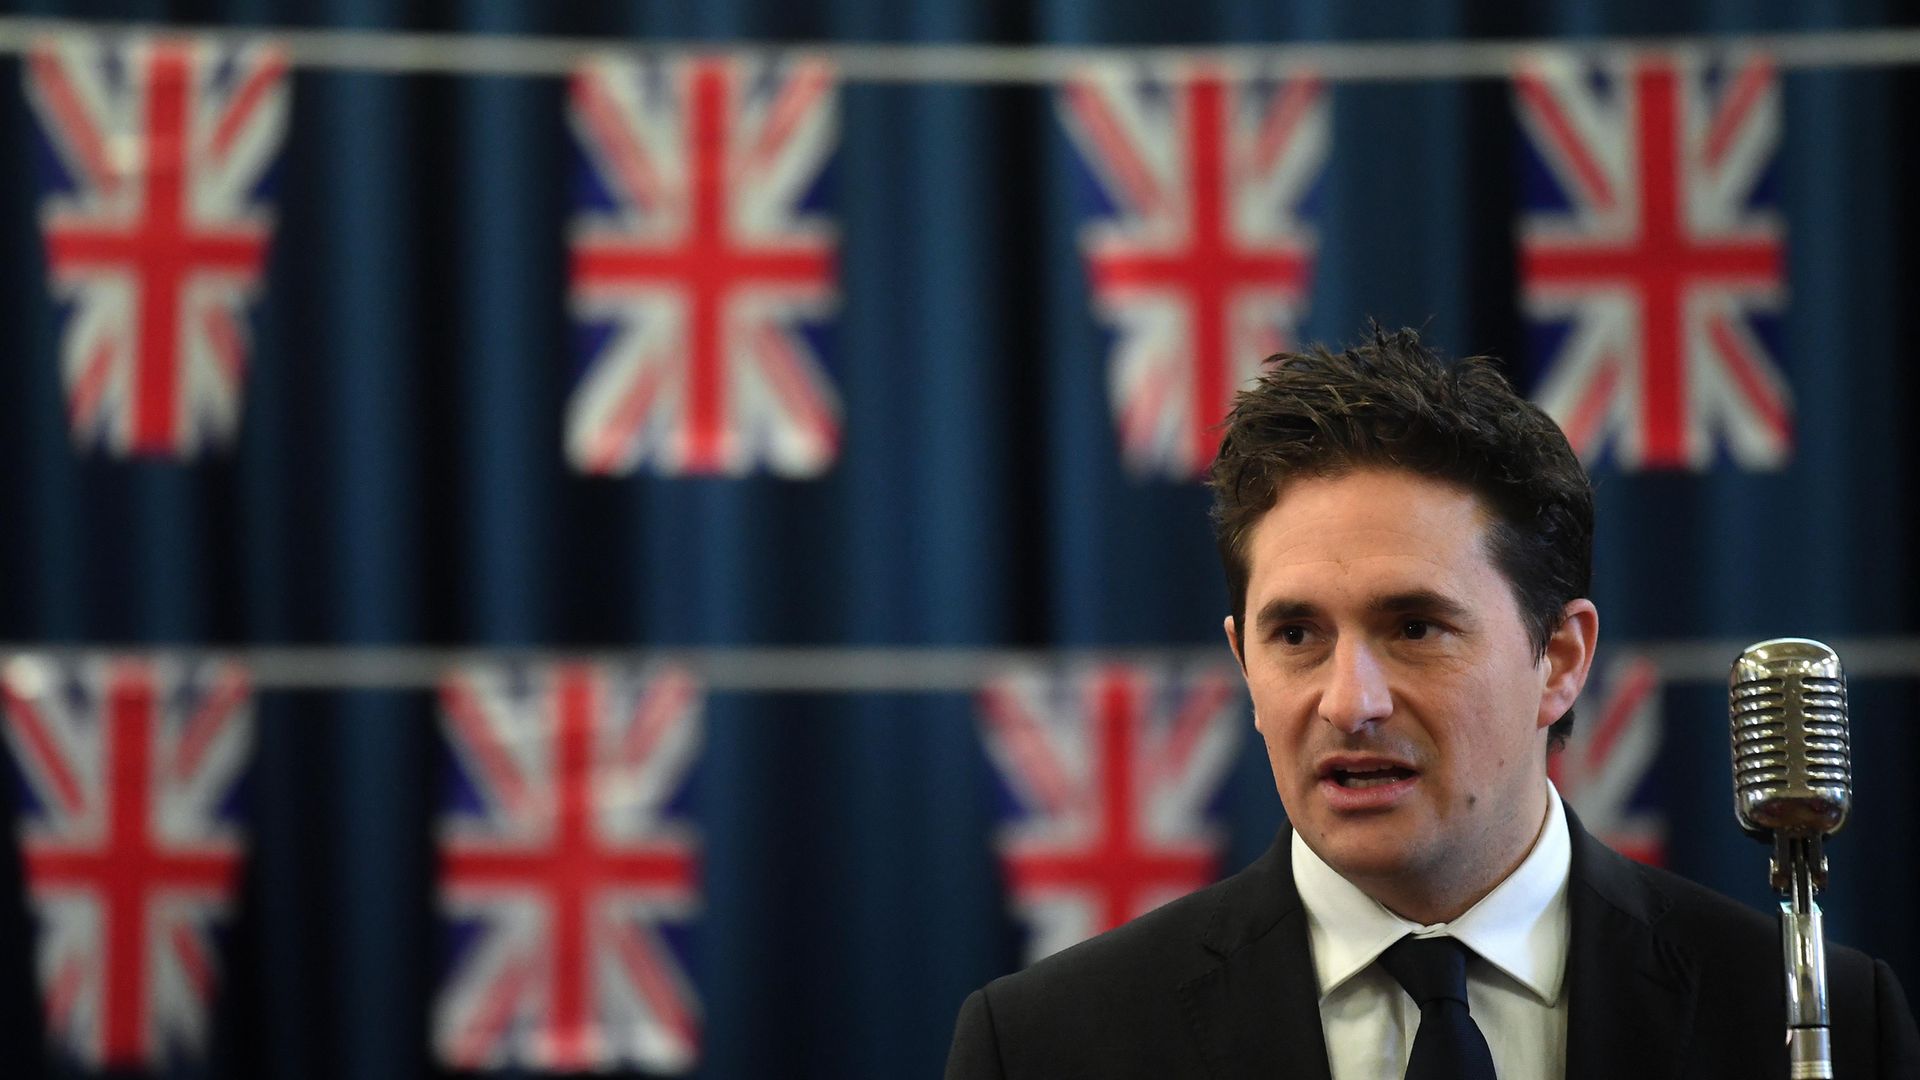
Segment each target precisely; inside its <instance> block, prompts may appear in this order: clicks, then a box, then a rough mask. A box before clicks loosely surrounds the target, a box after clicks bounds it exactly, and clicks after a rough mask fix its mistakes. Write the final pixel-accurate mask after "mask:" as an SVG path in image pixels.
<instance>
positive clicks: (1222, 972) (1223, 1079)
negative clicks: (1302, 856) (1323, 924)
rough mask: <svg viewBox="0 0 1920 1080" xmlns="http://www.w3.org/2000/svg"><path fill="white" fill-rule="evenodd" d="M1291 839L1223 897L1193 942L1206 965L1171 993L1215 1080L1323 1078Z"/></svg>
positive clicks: (1315, 992) (1283, 839) (1282, 840)
mask: <svg viewBox="0 0 1920 1080" xmlns="http://www.w3.org/2000/svg"><path fill="white" fill-rule="evenodd" d="M1291 837H1292V834H1291V833H1290V832H1288V831H1287V830H1285V829H1282V830H1281V831H1280V836H1279V838H1278V839H1277V840H1275V841H1274V845H1273V847H1271V848H1269V849H1268V850H1267V853H1266V854H1265V855H1262V856H1261V857H1260V859H1259V860H1258V861H1256V862H1255V863H1254V864H1253V865H1252V866H1250V867H1248V868H1247V869H1246V871H1244V872H1243V873H1241V874H1240V875H1238V876H1236V877H1235V878H1234V879H1233V881H1232V883H1231V884H1230V885H1229V887H1228V888H1226V889H1224V890H1222V893H1221V896H1220V900H1219V902H1218V904H1217V905H1216V907H1215V909H1214V911H1213V914H1212V917H1211V919H1210V920H1209V922H1208V926H1207V930H1206V933H1205V935H1204V937H1203V940H1202V944H1203V945H1205V946H1206V948H1207V949H1208V950H1209V951H1210V952H1212V953H1213V954H1214V958H1215V964H1214V966H1213V967H1211V968H1209V969H1208V970H1206V971H1205V972H1203V973H1202V974H1200V975H1198V976H1196V977H1195V978H1193V979H1191V980H1189V981H1188V982H1186V983H1183V984H1182V985H1181V987H1180V996H1181V1000H1182V1001H1183V1002H1184V1003H1185V1005H1186V1008H1187V1015H1188V1019H1189V1020H1190V1021H1191V1023H1192V1025H1193V1029H1194V1034H1195V1035H1196V1037H1197V1038H1198V1039H1199V1043H1200V1047H1201V1053H1202V1054H1203V1055H1204V1056H1205V1058H1206V1062H1207V1067H1208V1075H1210V1076H1212V1077H1214V1078H1216V1080H1255V1078H1258V1080H1329V1078H1330V1073H1329V1071H1328V1066H1327V1050H1326V1038H1325V1036H1324V1035H1323V1034H1322V1033H1321V1029H1320V995H1319V989H1318V985H1317V983H1316V981H1315V979H1314V974H1313V957H1312V955H1311V953H1310V951H1309V947H1308V945H1307V916H1306V912H1305V910H1304V909H1302V907H1301V905H1300V894H1299V893H1298V892H1297V891H1295V889H1294V887H1293V864H1292V861H1291V858H1290V855H1289V852H1290V847H1289V844H1290V842H1291Z"/></svg>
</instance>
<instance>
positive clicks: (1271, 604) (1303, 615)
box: [1253, 596, 1320, 629]
mask: <svg viewBox="0 0 1920 1080" xmlns="http://www.w3.org/2000/svg"><path fill="white" fill-rule="evenodd" d="M1319 613H1320V609H1319V608H1317V607H1315V606H1313V605H1312V604H1309V603H1307V602H1306V601H1305V600H1291V599H1288V598H1287V597H1284V596H1280V597H1275V598H1274V599H1272V600H1269V601H1267V602H1266V603H1265V604H1262V605H1260V611H1259V613H1258V614H1256V615H1255V616H1254V617H1253V625H1254V627H1255V628H1256V629H1260V628H1264V627H1268V626H1272V625H1273V624H1275V623H1283V622H1292V621H1293V620H1295V619H1311V618H1313V617H1314V616H1315V615H1318V614H1319Z"/></svg>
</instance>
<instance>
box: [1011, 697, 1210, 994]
mask: <svg viewBox="0 0 1920 1080" xmlns="http://www.w3.org/2000/svg"><path fill="white" fill-rule="evenodd" d="M980 712H981V722H982V728H983V731H984V734H985V739H986V746H987V751H988V754H989V755H990V756H991V758H992V759H993V761H994V763H995V764H996V765H997V766H998V768H999V773H1000V777H1001V779H1002V781H1004V783H1005V786H1006V789H1007V791H1008V794H1009V795H1010V796H1011V800H1012V802H1011V813H1009V814H1008V815H1007V820H1006V823H1005V825H1004V826H1003V828H1002V829H1001V831H1000V836H999V839H998V847H999V850H1000V861H1001V865H1002V869H1003V871H1004V872H1005V874H1006V878H1007V884H1008V891H1009V893H1010V894H1011V899H1012V904H1013V907H1014V909H1015V910H1016V911H1017V912H1018V913H1019V915H1020V916H1021V918H1022V919H1023V920H1024V921H1025V922H1026V923H1027V924H1028V927H1029V929H1030V930H1031V934H1030V936H1029V938H1028V947H1027V960H1028V961H1029V962H1031V961H1033V960H1038V959H1040V958H1041V957H1043V956H1047V955H1049V954H1051V953H1054V952H1058V951H1059V950H1061V949H1064V948H1066V947H1067V946H1069V945H1072V944H1074V943H1075V942H1077V941H1081V940H1084V939H1086V938H1089V937H1092V936H1093V935H1094V934H1097V933H1100V932H1101V931H1103V930H1109V929H1112V928H1113V927H1116V926H1119V925H1120V924H1121V923H1123V922H1126V921H1127V920H1128V919H1131V918H1133V917H1134V916H1136V915H1139V914H1141V913H1143V912H1146V911H1149V910H1151V909H1152V908H1154V907H1157V906H1159V905H1160V904H1163V903H1165V902H1166V901H1168V900H1172V899H1174V898H1175V897H1178V896H1182V895H1185V894H1186V893H1189V892H1192V891H1193V890H1194V889H1196V888H1199V887H1200V886H1202V885H1205V884H1207V883H1209V882H1211V881H1213V880H1214V879H1215V878H1216V877H1217V876H1218V875H1219V871H1220V857H1221V853H1222V851H1223V850H1224V846H1225V836H1224V834H1223V833H1221V832H1220V831H1219V829H1218V828H1217V825H1216V818H1217V809H1216V808H1215V807H1214V806H1213V804H1214V802H1215V800H1216V796H1217V795H1218V794H1219V792H1220V788H1221V784H1222V782H1223V781H1224V780H1225V778H1226V772H1227V769H1228V767H1229V766H1230V765H1231V764H1232V762H1233V758H1234V754H1235V751H1236V748H1237V746H1238V742H1239V734H1240V720H1241V718H1242V716H1243V715H1244V710H1243V709H1242V701H1241V694H1240V693H1239V690H1238V687H1237V684H1236V683H1235V682H1234V681H1233V680H1232V679H1230V678H1229V677H1228V676H1227V675H1226V674H1225V673H1223V672H1219V671H1214V670H1211V669H1208V670H1204V671H1201V672H1198V673H1195V674H1192V675H1186V676H1181V675H1177V674H1174V673H1171V672H1155V671H1148V670H1144V669H1141V668H1135V667H1126V666H1119V665H1111V666H1099V667H1089V668H1084V669H1080V670H1076V671H1072V672H1069V673H1067V674H1065V675H1061V676H1056V675H1051V674H1048V673H1045V672H1040V671H1026V672H1020V673H1016V674H1012V675H1008V676H1006V677H1004V678H1001V679H997V680H995V681H994V682H993V683H991V684H990V685H989V686H987V687H986V689H984V690H983V691H982V692H981V698H980Z"/></svg>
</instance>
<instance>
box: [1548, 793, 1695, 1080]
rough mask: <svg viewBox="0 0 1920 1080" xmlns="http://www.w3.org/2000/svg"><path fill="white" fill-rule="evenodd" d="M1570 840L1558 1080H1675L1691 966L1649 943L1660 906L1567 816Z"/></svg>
mask: <svg viewBox="0 0 1920 1080" xmlns="http://www.w3.org/2000/svg"><path fill="white" fill-rule="evenodd" d="M1567 826H1568V829H1569V831H1570V832H1571V833H1572V839H1573V866H1572V874H1571V879H1572V880H1571V896H1570V898H1569V899H1570V901H1571V905H1572V909H1571V920H1570V921H1571V923H1572V941H1571V944H1570V945H1569V948H1568V951H1567V995H1568V997H1567V1008H1568V1013H1567V1080H1617V1078H1618V1077H1622V1076H1632V1077H1638V1078H1646V1080H1665V1078H1674V1080H1677V1078H1678V1077H1680V1076H1681V1075H1682V1070H1683V1067H1684V1066H1685V1064H1686V1058H1687V1050H1688V1042H1689V1038H1690V1035H1691V1033H1692V1030H1693V1011H1694V1003H1695V996H1696V993H1697V991H1698V989H1699V985H1700V980H1699V966H1698V963H1697V962H1696V961H1695V960H1694V958H1693V957H1692V955H1691V954H1690V953H1689V952H1688V951H1687V950H1686V949H1685V948H1684V947H1683V946H1680V945H1678V944H1676V943H1674V942H1671V941H1668V940H1667V939H1666V938H1664V937H1662V936H1660V935H1657V934H1655V933H1654V930H1653V927H1654V925H1655V924H1656V923H1657V922H1658V921H1659V919H1660V917H1661V916H1662V915H1664V914H1665V913H1666V909H1667V907H1668V906H1669V903H1670V901H1668V900H1667V898H1666V897H1665V896H1664V895H1663V894H1661V893H1660V892H1659V891H1658V890H1656V889H1655V888H1654V887H1653V886H1652V885H1651V884H1650V883H1649V882H1648V881H1647V879H1646V878H1645V877H1644V876H1643V875H1642V874H1641V873H1640V872H1639V870H1638V869H1637V867H1636V866H1635V864H1633V863H1632V862H1629V861H1628V860H1627V859H1625V858H1623V857H1622V856H1620V855H1618V854H1616V853H1614V852H1613V851H1611V850H1609V849H1608V848H1607V847H1606V846H1605V845H1603V844H1601V843H1600V841H1598V840H1595V839H1594V838H1593V837H1592V836H1591V835H1589V834H1588V833H1587V831H1586V829H1584V828H1582V827H1581V825H1580V822H1579V819H1578V818H1576V817H1574V815H1573V811H1572V810H1571V809H1569V810H1568V811H1567Z"/></svg>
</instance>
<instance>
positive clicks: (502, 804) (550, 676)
mask: <svg viewBox="0 0 1920 1080" xmlns="http://www.w3.org/2000/svg"><path fill="white" fill-rule="evenodd" d="M700 708H701V695H700V691H699V688H698V687H697V686H696V685H695V684H694V682H693V680H692V679H691V678H690V677H689V676H688V675H686V674H685V673H683V672H681V671H678V670H677V669H672V668H649V669H641V670H626V669H616V668H608V667H601V666H593V665H587V664H560V665H555V666H541V667H522V666H505V667H475V668H472V669H469V670H466V671H463V672H460V673H458V674H456V675H454V676H452V677H451V678H449V679H448V680H447V681H446V682H445V684H444V685H443V686H442V688H441V692H440V710H441V719H442V725H443V727H444V730H445V732H446V736H447V742H448V745H449V747H450V749H451V750H452V769H451V771H450V774H449V784H448V788H447V797H446V803H445V810H444V812H443V813H442V815H441V818H440V842H441V860H442V861H441V868H440V904H441V910H442V913H443V914H444V915H445V917H446V919H447V922H448V926H449V928H450V940H451V942H452V949H451V952H452V963H451V966H450V968H449V971H448V973H447V977H446V980H445V982H444V983H443V984H442V986H441V988H440V994H439V997H438V999H437V1003H436V1005H435V1008H434V1042H435V1046H436V1049H437V1051H438V1053H439V1057H440V1059H441V1060H442V1061H443V1062H445V1063H447V1064H448V1065H450V1066H452V1067H454V1068H458V1069H490V1068H504V1067H509V1066H521V1067H525V1068H530V1069H539V1070H549V1071H561V1072H578V1071H584V1070H588V1069H594V1070H605V1069H611V1068H617V1067H621V1066H633V1067H638V1068H641V1069H645V1070H647V1071H649V1072H661V1073H679V1072H685V1071H687V1070H689V1069H691V1068H692V1067H693V1065H694V1064H695V1061H696V1059H697V1056H698V1052H699V1045H700V1025H699V1007H698V1004H697V1002H696V1000H695V997H694V992H693V986H692V984H691V982H690V980H689V979H688V977H687V975H686V974H685V963H686V960H685V955H684V950H685V944H686V943H685V941H684V940H682V938H683V934H682V931H683V930H684V924H685V923H687V922H688V921H689V920H690V919H692V918H693V916H694V914H695V909H696V908H697V907H698V903H699V883H698V879H699V865H698V844H697V840H696V837H695V835H694V831H693V829H692V827H691V826H690V825H689V824H688V822H687V821H686V820H685V819H684V817H683V816H682V812H681V805H680V800H681V799H682V798H683V797H684V795H685V788H686V778H687V770H688V769H689V768H690V767H691V765H692V764H693V760H694V757H695V755H696V754H697V752H698V749H699V742H700Z"/></svg>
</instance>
